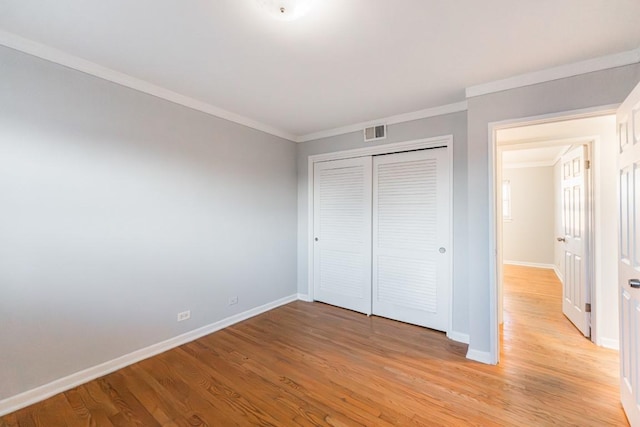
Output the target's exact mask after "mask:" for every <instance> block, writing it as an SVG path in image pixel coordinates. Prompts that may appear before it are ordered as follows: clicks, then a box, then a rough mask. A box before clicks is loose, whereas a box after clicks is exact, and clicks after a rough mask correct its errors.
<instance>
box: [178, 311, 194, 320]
mask: <svg viewBox="0 0 640 427" xmlns="http://www.w3.org/2000/svg"><path fill="white" fill-rule="evenodd" d="M190 317H191V310H187V311H183V312H181V313H178V322H182V321H183V320H187V319H188V318H190Z"/></svg>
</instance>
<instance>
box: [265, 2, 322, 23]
mask: <svg viewBox="0 0 640 427" xmlns="http://www.w3.org/2000/svg"><path fill="white" fill-rule="evenodd" d="M257 2H258V4H259V5H260V6H261V7H262V8H263V9H265V10H266V11H267V12H268V13H269V14H270V15H271V16H272V17H274V18H275V19H278V20H280V21H293V20H295V19H298V18H300V17H302V16H303V15H305V14H306V13H307V12H308V11H309V9H311V6H312V4H313V0H257Z"/></svg>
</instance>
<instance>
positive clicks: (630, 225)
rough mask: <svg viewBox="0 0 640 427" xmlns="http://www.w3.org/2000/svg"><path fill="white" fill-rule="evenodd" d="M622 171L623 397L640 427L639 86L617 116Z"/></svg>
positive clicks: (621, 294) (620, 168) (620, 186)
mask: <svg viewBox="0 0 640 427" xmlns="http://www.w3.org/2000/svg"><path fill="white" fill-rule="evenodd" d="M617 122H618V141H619V150H618V153H619V154H618V171H619V180H620V181H619V184H618V185H619V187H618V188H619V191H620V195H619V203H620V205H619V207H618V209H619V222H620V223H619V234H620V235H619V241H620V247H619V251H618V252H619V258H618V281H619V288H620V315H619V316H620V393H621V400H622V406H623V408H624V410H625V412H626V414H627V418H628V420H629V423H630V424H631V425H632V426H640V393H639V392H638V387H640V384H639V380H640V378H639V376H640V358H639V354H640V348H639V346H640V210H639V209H638V207H639V206H638V205H639V204H640V85H638V86H636V88H635V89H634V90H633V92H631V94H630V95H629V97H628V98H627V99H626V100H625V102H624V103H623V104H622V106H621V107H620V109H619V110H618V114H617Z"/></svg>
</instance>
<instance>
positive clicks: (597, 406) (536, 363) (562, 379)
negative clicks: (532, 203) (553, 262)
mask: <svg viewBox="0 0 640 427" xmlns="http://www.w3.org/2000/svg"><path fill="white" fill-rule="evenodd" d="M501 329H502V336H501V344H502V346H501V359H500V365H499V366H501V367H503V368H504V369H505V370H508V371H512V372H510V373H509V374H510V375H509V377H519V378H522V383H521V384H518V386H519V387H525V388H527V389H529V391H530V393H527V394H526V395H528V396H531V397H533V396H537V397H538V398H540V399H541V402H540V403H542V404H543V405H544V406H546V405H553V406H556V405H559V404H560V402H562V403H561V404H562V412H565V411H566V412H568V413H571V412H574V413H582V414H584V416H585V417H586V419H585V424H584V425H587V424H589V423H593V425H598V424H600V425H627V422H626V418H625V417H624V413H623V411H622V408H621V405H620V403H619V401H620V397H619V384H618V378H619V371H618V370H619V367H618V365H619V363H618V352H617V351H613V350H609V349H605V348H602V347H598V346H596V345H595V344H593V343H592V342H591V341H589V340H588V339H587V338H585V337H584V336H583V335H582V334H581V333H580V331H578V330H577V329H576V328H575V327H574V326H573V325H572V324H571V322H569V320H568V319H567V318H566V317H565V316H564V315H563V314H562V284H561V283H560V281H559V280H558V278H557V277H556V275H555V273H554V272H553V270H546V269H540V268H532V267H521V266H514V265H505V266H504V325H503V326H502V328H501ZM519 370H521V371H522V372H521V373H520V374H521V375H518V372H517V371H519ZM533 376H534V377H533ZM558 395H561V396H562V398H561V399H558V397H559V396H558ZM545 396H546V397H545ZM557 409H560V408H557ZM557 409H555V410H554V412H556V411H557ZM549 421H551V420H549ZM555 421H556V422H559V423H560V424H563V423H564V422H562V420H560V419H558V420H555ZM589 425H591V424H589Z"/></svg>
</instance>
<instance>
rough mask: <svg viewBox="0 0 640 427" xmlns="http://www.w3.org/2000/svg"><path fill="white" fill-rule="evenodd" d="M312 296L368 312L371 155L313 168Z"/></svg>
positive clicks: (369, 296) (369, 300)
mask: <svg viewBox="0 0 640 427" xmlns="http://www.w3.org/2000/svg"><path fill="white" fill-rule="evenodd" d="M313 217H314V251H313V255H314V266H313V267H314V270H313V272H314V273H313V274H314V299H316V300H318V301H322V302H326V303H328V304H333V305H337V306H339V307H344V308H348V309H351V310H355V311H359V312H361V313H366V314H371V157H360V158H355V159H346V160H335V161H328V162H320V163H316V164H315V166H314V215H313Z"/></svg>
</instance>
